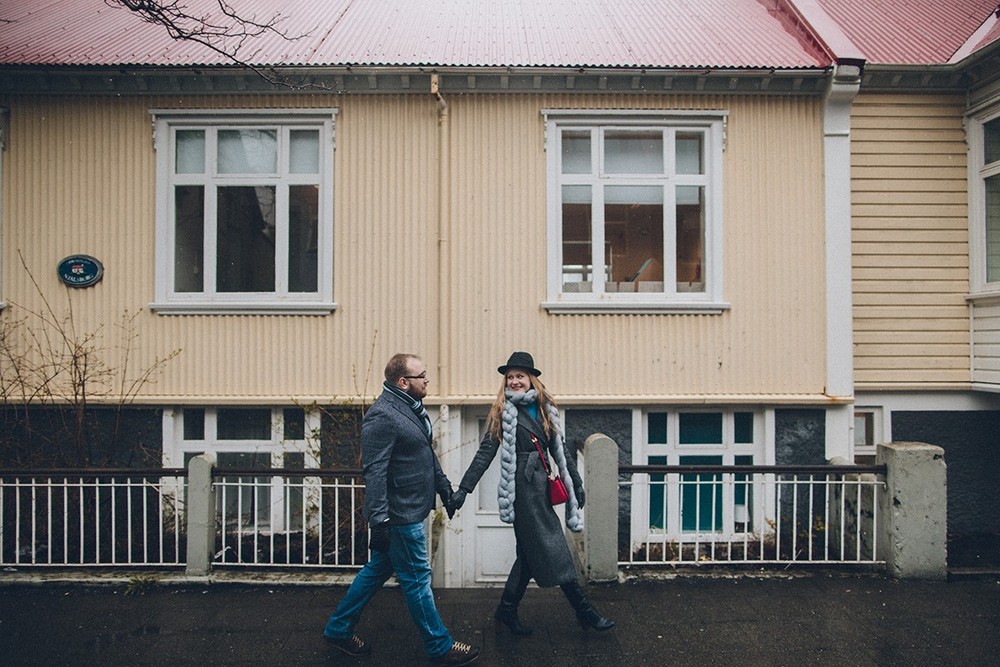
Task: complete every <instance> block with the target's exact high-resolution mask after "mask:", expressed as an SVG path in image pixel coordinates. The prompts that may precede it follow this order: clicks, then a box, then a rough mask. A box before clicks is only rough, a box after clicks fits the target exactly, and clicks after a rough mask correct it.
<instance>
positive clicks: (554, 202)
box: [545, 111, 725, 312]
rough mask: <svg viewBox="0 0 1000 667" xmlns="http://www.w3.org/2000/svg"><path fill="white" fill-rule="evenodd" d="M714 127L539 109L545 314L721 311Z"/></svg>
mask: <svg viewBox="0 0 1000 667" xmlns="http://www.w3.org/2000/svg"><path fill="white" fill-rule="evenodd" d="M724 122H725V115H724V114H723V113H722V112H717V113H712V114H707V115H706V114H693V113H692V114H680V113H679V114H676V115H674V114H666V113H663V112H651V113H642V112H621V113H613V112H575V111H547V112H546V137H547V146H546V150H547V152H548V192H549V209H548V220H549V222H548V240H549V255H548V257H549V267H548V281H549V285H548V293H549V299H548V302H547V303H546V304H545V307H546V308H547V309H548V310H549V311H550V312H580V311H583V312H606V311H611V312H618V311H629V310H633V311H650V310H652V311H665V312H669V311H692V310H694V311H715V312H718V311H721V310H722V309H724V308H725V304H723V303H722V301H721V299H722V267H721V259H722V248H721V239H722V233H721V232H722V229H721V225H722V203H721V202H722V182H721V175H722V152H723V135H724V132H723V129H724Z"/></svg>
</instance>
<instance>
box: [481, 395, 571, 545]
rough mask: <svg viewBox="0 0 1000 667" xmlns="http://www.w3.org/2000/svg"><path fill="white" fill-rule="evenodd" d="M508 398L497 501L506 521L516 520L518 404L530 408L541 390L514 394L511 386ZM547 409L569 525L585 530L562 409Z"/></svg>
mask: <svg viewBox="0 0 1000 667" xmlns="http://www.w3.org/2000/svg"><path fill="white" fill-rule="evenodd" d="M504 396H506V398H507V400H506V401H505V402H504V406H503V414H502V415H501V419H500V421H501V423H500V426H501V434H502V437H501V439H500V482H499V484H497V503H498V504H499V505H500V520H501V521H503V522H504V523H514V497H515V492H514V487H515V481H514V480H515V478H516V476H517V450H516V446H515V444H516V442H517V411H518V408H519V407H527V406H529V405H531V404H532V403H535V402H536V401H537V400H538V392H537V391H535V390H534V389H529V390H528V391H526V392H523V393H514V392H512V391H510V390H509V389H508V390H506V391H505V392H504ZM545 409H546V410H547V411H548V413H549V416H550V417H551V418H552V423H553V425H554V427H555V429H554V430H555V433H553V434H552V447H551V451H552V456H553V458H554V459H555V460H556V467H557V468H558V470H559V477H560V478H561V479H562V481H563V484H565V485H566V492H567V493H568V494H569V500H568V501H566V525H567V526H569V529H570V530H571V531H573V532H574V533H579V532H580V531H582V530H583V514H582V513H581V512H580V507H579V506H578V505H577V500H576V489H575V488H574V487H573V479H572V478H571V477H570V476H569V468H567V466H566V453H565V452H564V451H563V433H562V426H561V425H560V423H559V411H558V410H556V408H555V406H553V405H551V404H546V405H545Z"/></svg>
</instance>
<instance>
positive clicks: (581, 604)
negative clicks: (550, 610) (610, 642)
mask: <svg viewBox="0 0 1000 667" xmlns="http://www.w3.org/2000/svg"><path fill="white" fill-rule="evenodd" d="M560 588H562V591H563V593H564V594H565V595H566V599H567V600H569V603H570V605H571V606H572V607H573V610H574V611H576V620H578V621H579V622H580V626H581V627H582V628H584V629H587V628H593V629H594V630H597V631H598V632H604V631H606V630H610V629H611V628H613V627H615V622H614V621H612V620H611V619H610V618H606V617H604V616H601V615H600V614H599V613H598V611H597V610H596V609H594V606H593V605H592V604H590V600H588V599H587V595H586V593H584V592H583V589H582V588H580V584H578V583H577V582H575V581H574V582H573V583H570V584H562V585H561V586H560Z"/></svg>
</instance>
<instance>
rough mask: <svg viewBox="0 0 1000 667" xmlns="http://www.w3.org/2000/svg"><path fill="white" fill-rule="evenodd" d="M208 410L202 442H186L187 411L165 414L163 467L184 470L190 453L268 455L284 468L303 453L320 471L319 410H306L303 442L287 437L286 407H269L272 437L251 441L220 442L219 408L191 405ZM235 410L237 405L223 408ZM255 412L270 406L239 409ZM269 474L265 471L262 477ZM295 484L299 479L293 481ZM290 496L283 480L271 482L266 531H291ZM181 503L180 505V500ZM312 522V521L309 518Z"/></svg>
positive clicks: (272, 464) (309, 464)
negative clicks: (288, 521)
mask: <svg viewBox="0 0 1000 667" xmlns="http://www.w3.org/2000/svg"><path fill="white" fill-rule="evenodd" d="M191 407H195V408H197V409H202V410H204V411H205V422H204V426H205V430H204V434H203V435H204V438H203V439H201V440H186V439H185V438H184V408H180V407H178V408H175V409H169V410H164V411H163V467H164V468H181V467H184V457H185V455H187V454H203V453H213V454H216V455H218V454H268V455H269V456H270V467H271V468H283V467H285V466H284V463H285V460H284V457H285V454H303V458H304V468H305V469H311V468H319V464H320V453H319V440H318V434H319V433H320V426H321V421H322V415H321V413H320V411H318V410H308V409H306V410H305V424H304V433H303V439H301V440H291V439H285V438H284V435H283V433H284V425H283V419H284V409H285V407H288V406H284V407H270V408H269V409H270V411H271V436H270V437H269V438H267V439H263V440H250V439H239V440H236V439H232V440H230V439H225V440H223V439H220V438H218V419H217V416H218V410H219V408H218V407H209V406H191ZM223 407H225V408H230V407H233V408H236V407H237V406H223ZM239 407H246V408H252V409H260V408H267V407H268V406H239ZM268 474H269V473H268V472H267V471H266V470H265V471H262V474H261V476H262V477H264V476H267V475H268ZM292 481H294V482H295V483H296V484H297V483H298V482H299V481H300V480H297V479H296V480H292ZM286 497H287V494H286V488H285V480H284V479H283V478H281V477H273V478H272V479H271V488H270V508H269V511H268V516H269V523H268V525H267V526H262V528H265V529H266V532H272V533H281V532H284V531H285V530H287V529H288V527H287V526H285V499H286ZM178 502H181V501H180V500H178ZM309 520H310V521H312V518H309Z"/></svg>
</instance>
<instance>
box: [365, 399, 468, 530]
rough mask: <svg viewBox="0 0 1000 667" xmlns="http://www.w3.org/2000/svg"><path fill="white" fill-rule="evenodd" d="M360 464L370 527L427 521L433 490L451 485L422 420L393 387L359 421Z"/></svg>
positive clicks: (439, 490) (439, 489) (431, 505)
mask: <svg viewBox="0 0 1000 667" xmlns="http://www.w3.org/2000/svg"><path fill="white" fill-rule="evenodd" d="M361 463H362V465H363V467H364V475H365V514H366V515H367V517H368V523H370V524H372V525H377V524H380V523H382V522H383V521H385V520H386V519H389V521H390V522H391V523H393V524H409V523H417V522H418V521H423V520H424V519H425V518H427V515H428V514H430V511H431V510H432V509H434V496H435V493H441V492H443V491H446V490H447V489H450V488H451V484H450V483H449V481H448V478H447V477H446V476H445V474H444V472H443V471H442V470H441V464H440V463H439V462H438V459H437V455H436V454H435V453H434V450H433V449H432V448H431V438H430V437H429V436H428V435H427V433H426V431H424V425H423V423H422V421H421V420H420V418H419V417H417V415H416V414H414V412H413V410H411V409H410V406H409V405H407V404H406V402H405V401H403V399H402V398H400V397H399V396H396V395H395V394H393V393H392V392H390V391H383V392H382V395H381V396H379V397H378V398H377V399H375V402H374V403H373V404H372V406H371V407H370V408H368V411H367V412H366V413H365V418H364V420H363V421H362V422H361Z"/></svg>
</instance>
